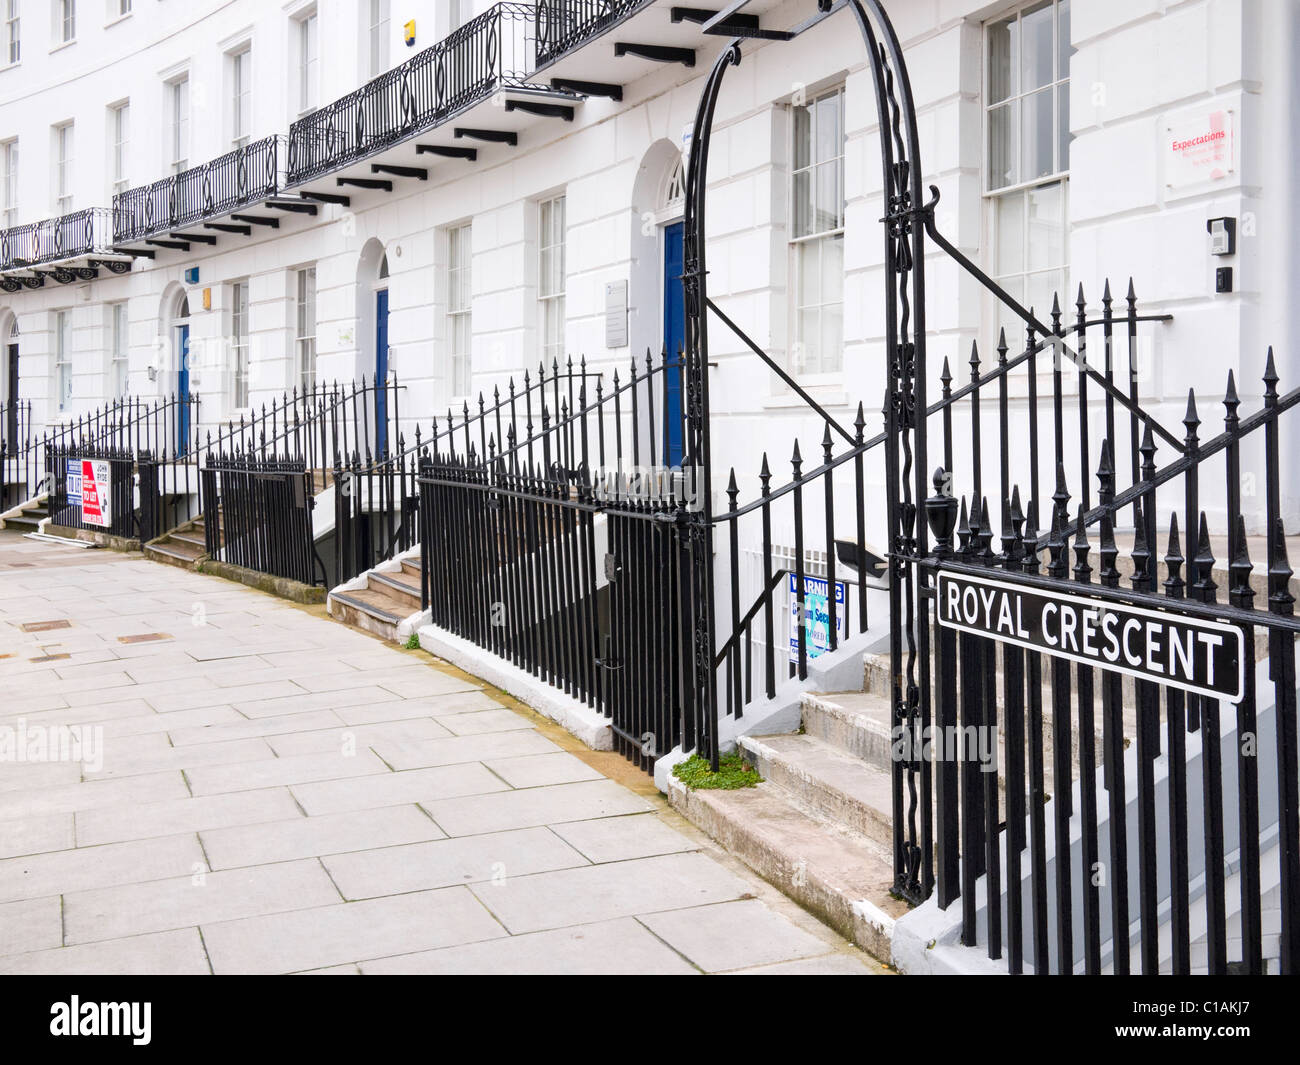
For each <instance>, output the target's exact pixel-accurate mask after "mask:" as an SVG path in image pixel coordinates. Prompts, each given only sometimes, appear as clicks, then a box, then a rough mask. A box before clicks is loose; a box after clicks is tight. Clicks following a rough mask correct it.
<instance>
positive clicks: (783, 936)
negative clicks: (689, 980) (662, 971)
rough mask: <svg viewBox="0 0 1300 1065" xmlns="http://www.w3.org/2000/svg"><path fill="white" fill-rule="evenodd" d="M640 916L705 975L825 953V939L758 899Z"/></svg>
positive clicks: (642, 920) (647, 925)
mask: <svg viewBox="0 0 1300 1065" xmlns="http://www.w3.org/2000/svg"><path fill="white" fill-rule="evenodd" d="M640 920H641V923H642V924H644V925H645V926H646V927H647V928H648V929H650V931H652V932H653V933H654V934H655V935H657V936H658V937H659V938H660V939H662V940H663V941H664V942H665V943H667V944H668V945H669V946H671V947H673V948H674V949H675V950H677V951H679V952H680V953H681V954H682V955H683V956H685V957H687V958H689V959H690V960H691V961H692V962H694V963H695V964H696V965H698V966H699V967H700V968H701V969H703V970H704V971H705V972H710V973H720V972H725V971H726V970H728V969H744V968H750V967H752V966H755V965H770V964H774V963H776V962H782V961H796V960H799V959H802V958H809V957H816V956H817V955H819V954H826V953H828V950H827V945H826V943H825V942H823V941H822V940H820V939H818V938H817V937H816V936H814V935H810V934H809V933H807V932H805V931H803V930H802V929H800V928H796V927H794V926H793V925H792V924H790V922H789V921H787V920H786V919H785V918H783V917H779V916H777V915H776V914H775V913H773V912H772V911H771V910H770V909H768V908H767V906H766V905H765V904H764V903H763V902H761V901H760V900H759V899H746V900H742V901H740V902H723V903H719V904H718V905H716V906H698V907H695V908H694V909H686V910H670V911H668V912H666V913H652V914H648V915H646V916H644V917H641V918H640Z"/></svg>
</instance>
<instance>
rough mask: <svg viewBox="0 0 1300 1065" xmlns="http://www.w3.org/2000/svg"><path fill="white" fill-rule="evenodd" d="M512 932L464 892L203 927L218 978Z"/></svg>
mask: <svg viewBox="0 0 1300 1065" xmlns="http://www.w3.org/2000/svg"><path fill="white" fill-rule="evenodd" d="M504 935H506V931H505V929H504V928H502V927H501V925H500V924H499V923H497V921H495V920H494V919H493V918H492V915H491V914H490V913H489V912H488V911H487V910H485V909H484V908H483V907H482V906H481V905H479V903H478V900H477V899H475V898H474V896H473V895H471V894H470V893H469V891H468V890H466V889H465V888H463V887H453V888H444V889H442V890H440V891H421V892H417V893H415V894H410V895H390V896H388V897H386V898H381V899H371V900H368V901H366V902H353V903H348V904H347V905H343V906H324V907H321V908H319V909H300V910H298V911H296V912H294V913H289V914H277V915H275V916H273V917H260V918H251V919H247V920H241V921H228V922H219V923H207V924H204V925H203V940H204V943H205V944H206V946H207V949H208V956H209V957H210V958H211V959H212V967H213V969H214V971H216V972H218V973H236V972H237V973H291V972H299V971H302V970H306V969H318V968H321V967H322V966H327V965H337V964H340V963H343V962H346V961H349V960H350V961H364V960H365V959H367V958H371V957H382V956H384V955H387V954H392V953H393V952H394V951H398V950H411V949H414V950H421V949H427V948H430V947H437V946H446V945H449V944H452V943H469V942H473V941H475V940H482V939H492V938H496V937H499V936H504Z"/></svg>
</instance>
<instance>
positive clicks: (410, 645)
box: [406, 632, 420, 651]
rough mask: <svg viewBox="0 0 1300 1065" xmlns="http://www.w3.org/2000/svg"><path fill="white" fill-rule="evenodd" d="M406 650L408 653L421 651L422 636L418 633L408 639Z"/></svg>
mask: <svg viewBox="0 0 1300 1065" xmlns="http://www.w3.org/2000/svg"><path fill="white" fill-rule="evenodd" d="M406 649H407V650H408V651H418V650H419V649H420V636H419V634H418V633H415V632H413V633H411V635H410V636H408V637H407V638H406Z"/></svg>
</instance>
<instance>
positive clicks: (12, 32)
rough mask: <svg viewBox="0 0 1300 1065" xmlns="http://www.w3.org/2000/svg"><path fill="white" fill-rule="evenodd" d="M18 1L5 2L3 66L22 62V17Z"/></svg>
mask: <svg viewBox="0 0 1300 1065" xmlns="http://www.w3.org/2000/svg"><path fill="white" fill-rule="evenodd" d="M21 12H22V8H21V4H20V0H5V62H4V65H5V66H10V67H11V66H14V65H15V64H17V63H21V62H22V60H23V37H22V17H21Z"/></svg>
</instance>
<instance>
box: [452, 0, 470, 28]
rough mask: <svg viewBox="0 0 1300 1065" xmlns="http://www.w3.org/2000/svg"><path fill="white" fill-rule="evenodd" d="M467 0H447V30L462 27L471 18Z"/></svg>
mask: <svg viewBox="0 0 1300 1065" xmlns="http://www.w3.org/2000/svg"><path fill="white" fill-rule="evenodd" d="M468 7H469V4H468V2H467V0H447V32H448V33H451V32H452V31H453V30H458V29H460V28H461V27H462V26H463V25H465V23H466V22H468V21H469V19H470V13H469V11H468V10H467V9H468Z"/></svg>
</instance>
